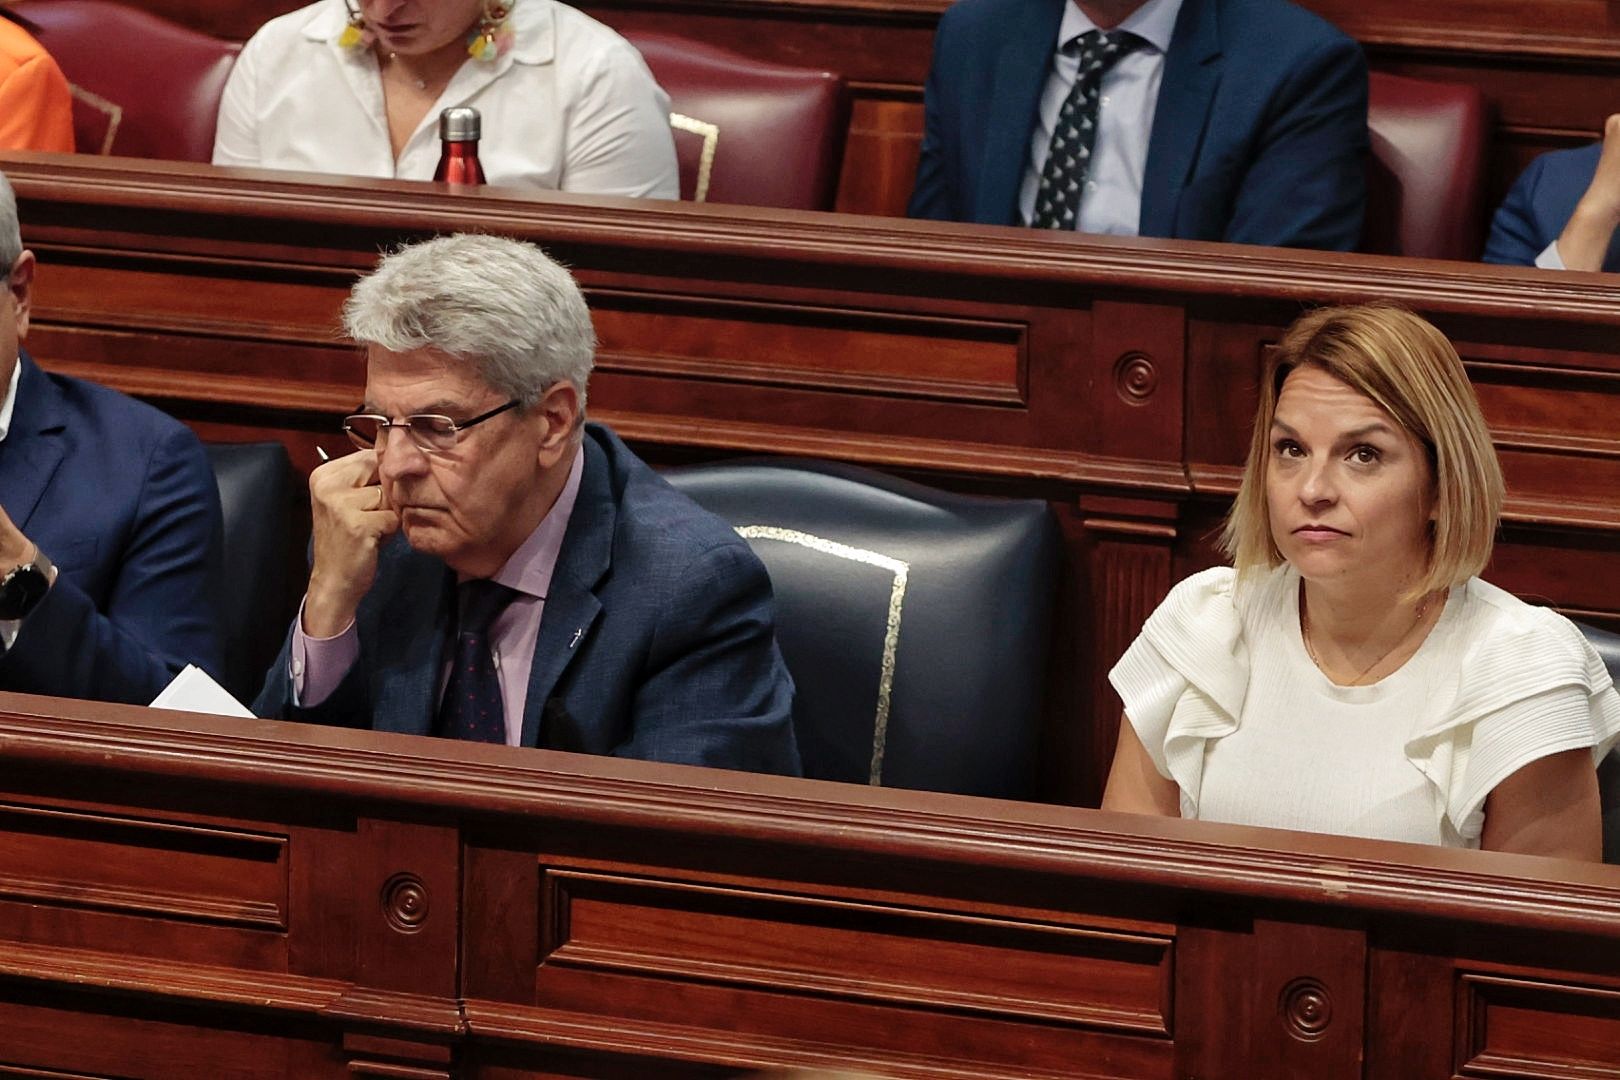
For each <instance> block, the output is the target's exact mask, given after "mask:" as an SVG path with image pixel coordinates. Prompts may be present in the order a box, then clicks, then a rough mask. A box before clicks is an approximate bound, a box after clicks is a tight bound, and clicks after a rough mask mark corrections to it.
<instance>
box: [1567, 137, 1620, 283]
mask: <svg viewBox="0 0 1620 1080" xmlns="http://www.w3.org/2000/svg"><path fill="white" fill-rule="evenodd" d="M1617 226H1620V113H1616V114H1615V115H1613V116H1611V117H1609V118H1608V119H1607V120H1605V121H1604V122H1603V151H1602V153H1600V154H1599V155H1598V164H1597V169H1596V171H1595V172H1593V174H1592V183H1591V184H1590V185H1588V186H1587V189H1586V194H1584V195H1582V196H1581V201H1580V202H1579V203H1577V204H1576V205H1575V212H1574V213H1573V214H1571V215H1570V216H1569V221H1568V223H1566V224H1565V225H1564V231H1563V232H1562V233H1560V234H1559V235H1558V257H1559V258H1560V259H1562V260H1563V263H1564V266H1565V267H1567V268H1568V269H1570V270H1601V269H1603V259H1604V256H1605V255H1607V254H1608V251H1609V240H1610V239H1611V238H1612V237H1613V236H1614V230H1615V228H1616V227H1617Z"/></svg>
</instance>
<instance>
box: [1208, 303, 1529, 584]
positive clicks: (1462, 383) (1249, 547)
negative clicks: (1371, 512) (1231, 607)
mask: <svg viewBox="0 0 1620 1080" xmlns="http://www.w3.org/2000/svg"><path fill="white" fill-rule="evenodd" d="M1301 367H1314V368H1319V369H1321V370H1322V371H1324V372H1326V373H1327V374H1329V375H1331V376H1333V377H1334V378H1335V379H1338V380H1339V381H1340V382H1343V383H1345V384H1347V385H1348V386H1350V387H1351V388H1353V389H1355V390H1357V391H1359V392H1360V393H1362V394H1364V395H1366V396H1367V397H1368V398H1371V399H1372V401H1373V402H1374V403H1376V404H1377V405H1379V406H1380V407H1381V408H1382V409H1383V410H1384V411H1385V412H1386V413H1388V414H1389V415H1390V417H1391V418H1392V419H1393V420H1394V421H1395V422H1396V423H1397V424H1399V425H1400V426H1401V427H1402V428H1404V429H1406V431H1407V432H1408V433H1409V434H1411V435H1412V437H1413V438H1415V439H1417V441H1418V442H1419V443H1421V444H1422V446H1423V447H1424V449H1425V450H1426V451H1427V452H1428V457H1429V465H1430V469H1431V476H1432V478H1433V480H1434V525H1433V529H1432V543H1431V545H1430V550H1429V559H1428V566H1427V567H1425V568H1424V570H1425V571H1426V572H1425V573H1423V574H1422V575H1421V576H1420V577H1419V579H1418V580H1416V581H1414V582H1413V586H1412V589H1411V591H1410V593H1409V594H1408V595H1409V596H1411V597H1417V596H1422V595H1424V594H1425V593H1428V592H1432V591H1434V590H1436V589H1444V588H1448V587H1450V586H1453V585H1460V584H1462V583H1463V582H1464V581H1467V580H1468V579H1469V578H1471V577H1473V576H1474V575H1476V574H1478V573H1479V572H1480V571H1481V570H1483V569H1484V568H1485V564H1486V563H1487V562H1489V561H1490V558H1491V545H1492V544H1493V543H1494V542H1495V540H1496V525H1497V521H1498V519H1499V518H1500V516H1501V513H1502V466H1501V465H1500V463H1498V462H1497V460H1496V451H1495V449H1494V448H1493V447H1492V446H1491V436H1490V432H1489V431H1487V430H1486V428H1485V417H1484V415H1483V414H1482V413H1481V412H1480V410H1479V399H1478V398H1476V397H1475V396H1474V388H1473V387H1472V386H1470V385H1469V383H1468V376H1467V374H1466V373H1465V372H1464V371H1463V366H1462V360H1461V359H1460V358H1459V357H1458V356H1457V350H1456V349H1454V348H1452V346H1451V342H1449V341H1447V340H1446V337H1445V335H1444V334H1442V333H1440V331H1438V330H1436V329H1435V328H1434V327H1433V326H1430V325H1429V324H1428V323H1427V322H1425V321H1423V320H1422V319H1420V318H1418V317H1417V316H1416V315H1414V314H1412V313H1411V312H1410V311H1407V310H1405V309H1404V308H1399V307H1395V306H1393V305H1387V304H1368V305H1363V306H1358V307H1334V308H1321V309H1318V310H1316V311H1312V312H1310V313H1308V314H1306V315H1303V316H1301V317H1300V318H1299V319H1298V320H1296V321H1295V323H1294V325H1293V326H1291V327H1289V328H1288V332H1287V333H1285V334H1284V335H1283V338H1282V340H1281V341H1280V342H1278V343H1277V347H1276V349H1274V350H1273V351H1272V355H1271V358H1270V360H1269V362H1268V364H1267V367H1266V374H1265V378H1263V379H1262V380H1261V382H1260V408H1259V411H1258V412H1256V413H1255V417H1254V436H1253V438H1252V440H1251V441H1250V443H1249V461H1248V464H1247V465H1246V466H1244V469H1243V485H1242V486H1241V487H1240V488H1238V494H1237V500H1236V501H1235V502H1234V503H1233V504H1232V512H1231V514H1230V515H1228V517H1227V519H1226V528H1225V530H1224V531H1223V533H1222V535H1221V547H1222V548H1223V549H1224V550H1225V551H1226V554H1227V556H1228V557H1229V558H1231V560H1232V565H1233V566H1234V567H1236V568H1237V571H1238V576H1239V578H1240V579H1242V578H1244V577H1247V576H1249V575H1250V574H1252V573H1254V572H1256V571H1264V570H1269V569H1271V568H1272V567H1275V566H1278V565H1280V564H1281V563H1282V561H1283V557H1282V553H1281V552H1280V551H1278V550H1277V543H1276V541H1275V539H1274V538H1273V537H1272V535H1271V519H1270V515H1269V513H1268V512H1267V511H1268V508H1267V506H1266V469H1267V467H1268V465H1269V463H1270V461H1271V423H1272V420H1273V418H1274V417H1275V416H1276V414H1277V398H1278V396H1279V395H1280V394H1281V393H1282V386H1283V382H1284V381H1285V380H1286V379H1287V378H1288V375H1289V373H1290V372H1292V371H1293V370H1294V369H1296V368H1301Z"/></svg>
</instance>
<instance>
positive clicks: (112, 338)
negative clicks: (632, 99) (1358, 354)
mask: <svg viewBox="0 0 1620 1080" xmlns="http://www.w3.org/2000/svg"><path fill="white" fill-rule="evenodd" d="M0 167H3V168H5V170H6V171H7V173H8V174H9V175H10V176H11V179H12V182H13V183H14V185H15V186H16V189H17V192H18V195H19V197H20V199H21V203H22V218H23V223H24V224H23V229H24V237H25V239H26V240H27V242H28V243H29V245H30V246H31V247H32V248H33V249H34V250H35V251H36V252H37V253H38V254H39V257H40V263H41V265H40V270H39V274H38V284H37V296H36V300H35V306H34V313H33V328H32V331H31V333H30V336H29V340H28V343H29V347H30V348H31V349H32V350H33V351H34V353H35V355H36V356H38V357H39V358H40V359H41V360H42V361H43V362H45V363H46V364H48V365H49V366H52V367H54V368H56V369H57V370H61V371H65V372H69V373H71V374H77V375H82V376H86V377H89V378H93V379H96V380H99V381H102V382H105V383H108V384H110V385H113V386H116V387H119V388H121V389H124V390H127V391H129V392H131V393H135V394H139V395H142V396H145V397H148V398H151V399H153V400H156V401H157V402H159V403H160V404H162V405H163V406H164V407H166V408H168V409H170V410H171V411H172V412H174V413H175V414H176V415H179V416H181V417H182V418H184V419H186V420H187V421H189V422H190V423H191V424H192V425H193V426H194V427H196V428H197V429H198V430H199V431H200V432H202V433H203V435H204V436H205V437H208V438H220V439H249V438H263V437H274V438H280V439H283V440H285V441H286V442H287V443H288V444H289V446H290V447H291V448H292V450H293V454H294V460H295V461H297V462H299V464H300V465H302V466H303V467H305V468H309V467H312V466H313V464H314V462H315V460H316V458H315V453H314V446H315V444H316V443H317V442H320V443H324V444H325V445H326V446H328V447H329V448H332V449H334V450H336V449H338V448H341V447H344V446H346V444H345V443H344V441H343V439H342V437H341V435H339V434H337V425H338V418H339V417H341V416H342V415H343V414H344V413H345V412H347V411H349V410H350V409H352V408H353V407H354V406H355V404H357V402H358V400H359V397H360V388H361V384H362V381H363V373H362V365H361V362H360V358H359V356H358V354H357V353H356V352H355V351H354V350H353V349H352V348H350V347H348V346H346V345H344V344H343V343H342V341H341V340H340V333H339V330H338V322H337V312H338V310H339V307H340V305H341V303H342V300H343V297H344V296H345V294H346V293H347V290H348V288H349V286H350V284H351V283H352V281H353V280H354V277H355V275H356V274H357V273H359V272H361V271H364V270H365V269H367V268H368V267H370V266H371V265H373V264H374V262H375V259H376V253H377V252H378V251H379V250H380V249H382V248H385V247H387V246H389V245H391V244H394V243H397V242H398V241H399V240H401V239H402V238H406V237H411V236H421V235H424V234H430V233H434V232H448V231H453V230H457V229H483V230H491V231H497V232H502V233H508V234H511V235H514V236H519V237H523V238H527V239H531V240H535V241H538V242H540V243H542V244H544V245H545V246H546V247H547V248H548V249H549V250H550V251H551V252H552V253H553V254H555V255H557V256H559V257H560V258H562V259H563V260H564V261H565V262H566V263H568V264H569V265H570V266H572V267H573V269H574V272H575V274H576V275H577V276H578V278H579V280H580V281H581V283H582V284H583V285H584V287H585V289H586V291H587V293H588V295H589V298H590V302H591V306H592V309H593V312H594V315H595V319H596V326H597V331H598V334H599V335H600V338H601V342H602V347H601V350H600V355H599V367H598V369H597V372H596V375H595V376H594V378H593V380H592V384H591V408H592V412H593V414H594V415H596V416H597V417H599V418H601V419H605V420H607V421H609V422H610V423H612V424H614V425H615V426H616V427H617V428H618V429H619V430H620V431H621V432H622V433H624V434H625V435H626V436H627V437H628V438H630V439H632V440H633V441H634V442H635V443H636V444H637V446H638V448H639V449H641V450H642V451H643V452H644V453H645V454H646V455H647V456H648V457H650V458H652V459H653V460H656V461H665V462H668V461H677V460H690V459H692V458H693V457H702V456H718V455H728V454H739V453H772V454H790V455H811V456H819V457H827V458H835V459H839V460H843V461H851V462H857V463H862V464H867V465H873V466H876V467H879V468H883V469H886V470H890V471H897V472H904V473H910V474H913V475H916V476H918V477H920V478H923V479H925V480H928V481H931V482H934V483H938V484H943V485H946V486H951V487H956V488H960V489H966V490H973V491H982V492H989V493H997V494H1011V495H1034V496H1038V497H1040V498H1044V499H1047V500H1049V501H1050V503H1051V504H1052V506H1053V509H1054V512H1055V513H1056V514H1057V515H1058V518H1059V521H1060V523H1061V525H1062V527H1063V530H1064V534H1065V538H1066V546H1067V552H1068V559H1067V571H1066V580H1065V582H1064V583H1063V592H1062V597H1061V601H1060V605H1059V606H1060V612H1059V616H1060V634H1059V641H1058V648H1057V656H1056V659H1055V661H1054V665H1053V675H1052V680H1051V688H1052V692H1051V694H1050V702H1051V711H1052V722H1051V724H1050V729H1051V730H1050V738H1049V752H1048V753H1047V754H1046V755H1045V761H1046V762H1047V763H1048V767H1049V769H1050V770H1051V773H1050V775H1049V776H1048V777H1047V783H1046V793H1047V796H1048V797H1050V798H1053V799H1058V800H1075V801H1092V800H1095V798H1096V797H1097V795H1098V793H1099V792H1100V790H1101V777H1102V773H1103V770H1104V769H1105V768H1106V763H1107V761H1108V760H1109V755H1110V753H1111V749H1112V746H1113V737H1114V730H1115V727H1114V724H1115V721H1116V719H1117V710H1118V704H1117V702H1116V700H1115V698H1114V697H1113V693H1112V690H1111V689H1109V688H1108V687H1107V685H1106V682H1105V673H1106V671H1107V669H1108V667H1110V666H1111V665H1112V663H1113V661H1114V659H1115V658H1117V657H1118V656H1119V654H1120V653H1121V652H1123V650H1124V648H1125V646H1126V645H1127V644H1128V643H1129V641H1130V640H1131V638H1132V637H1133V636H1134V635H1135V634H1136V632H1137V630H1138V628H1139V627H1140V625H1141V622H1142V620H1143V618H1145V616H1146V615H1147V613H1148V612H1149V611H1150V610H1151V609H1152V607H1153V606H1154V605H1155V604H1156V603H1157V602H1158V600H1159V599H1160V598H1162V597H1163V595H1164V594H1165V592H1166V591H1167V590H1168V588H1169V586H1170V584H1171V583H1172V582H1173V581H1174V580H1176V579H1178V578H1180V577H1181V576H1183V575H1184V574H1186V573H1189V572H1191V571H1193V570H1196V569H1199V568H1201V567H1203V566H1206V565H1209V564H1210V563H1212V562H1213V561H1215V555H1214V552H1213V550H1212V547H1211V542H1212V537H1213V535H1214V532H1215V530H1216V528H1217V526H1218V523H1219V520H1220V517H1221V514H1222V513H1223V512H1224V509H1225V506H1226V502H1227V500H1228V499H1229V498H1230V495H1231V493H1232V492H1233V491H1235V490H1236V485H1237V481H1238V477H1239V470H1240V466H1241V462H1242V460H1243V454H1244V451H1245V448H1246V446H1247V440H1248V432H1249V427H1250V420H1251V416H1252V413H1253V409H1254V401H1255V384H1256V379H1257V377H1258V373H1259V371H1260V367H1261V363H1262V358H1263V353H1264V350H1265V348H1266V346H1267V344H1268V343H1269V342H1272V341H1275V340H1276V338H1277V335H1278V334H1279V333H1280V332H1281V330H1282V328H1283V327H1285V326H1287V325H1288V323H1289V322H1290V321H1291V320H1292V319H1293V318H1294V317H1295V316H1297V315H1298V313H1299V312H1300V311H1301V310H1302V309H1303V308H1304V307H1306V306H1307V305H1309V304H1311V303H1317V302H1336V301H1360V300H1368V299H1374V298H1382V299H1391V300H1395V301H1399V302H1402V303H1405V304H1409V305H1411V306H1413V307H1414V308H1416V309H1417V310H1419V311H1421V312H1423V313H1424V314H1426V315H1428V316H1429V317H1431V318H1433V319H1434V320H1435V321H1436V322H1437V323H1438V324H1439V325H1440V327H1441V328H1442V329H1443V330H1445V331H1446V332H1447V333H1448V334H1450V335H1451V337H1452V339H1453V340H1454V341H1455V342H1457V345H1458V348H1459V349H1460V351H1461V352H1462V355H1463V357H1464V359H1465V361H1466V362H1467V364H1468V370H1469V374H1470V376H1471V378H1472V379H1473V381H1474V385H1475V386H1476V388H1477V389H1478V391H1479V393H1480V396H1481V398H1482V400H1483V402H1484V406H1485V411H1486V414H1487V417H1488V418H1489V420H1490V422H1491V425H1492V429H1493V433H1494V435H1495V438H1496V444H1497V448H1498V450H1499V452H1500V454H1501V456H1502V460H1503V464H1504V466H1505V468H1506V471H1507V476H1508V482H1509V488H1510V498H1509V502H1508V508H1507V522H1506V526H1505V528H1504V531H1503V535H1502V541H1501V543H1500V545H1499V547H1498V554H1497V558H1496V561H1495V563H1494V565H1493V567H1492V571H1491V576H1492V578H1493V580H1495V581H1496V582H1498V583H1499V584H1501V585H1503V586H1504V587H1506V588H1509V589H1511V590H1513V591H1515V592H1518V593H1520V594H1521V595H1525V596H1527V597H1530V598H1533V599H1539V600H1544V601H1546V602H1550V603H1552V604H1555V605H1557V606H1559V607H1560V608H1562V609H1564V610H1565V611H1567V612H1569V613H1571V614H1573V615H1578V616H1580V617H1582V618H1586V619H1589V620H1591V621H1593V622H1597V623H1600V624H1606V625H1609V626H1620V574H1616V573H1615V566H1616V550H1617V548H1620V423H1617V422H1616V421H1617V417H1620V355H1617V353H1616V349H1615V343H1616V342H1617V341H1620V303H1617V299H1620V293H1616V291H1615V290H1614V288H1613V287H1612V285H1610V284H1609V280H1610V279H1608V278H1606V277H1602V276H1598V275H1580V274H1564V275H1553V274H1543V273H1540V272H1537V271H1531V270H1509V269H1500V268H1490V267H1480V266H1469V265H1463V264H1451V263H1425V262H1420V261H1415V260H1402V259H1387V258H1375V257H1371V256H1333V255H1321V254H1315V253H1306V252H1290V251H1279V250H1270V249H1262V248H1247V247H1228V246H1225V245H1216V244H1196V243H1173V242H1163V241H1145V240H1110V239H1101V238H1087V237H1080V236H1042V235H1037V234H1035V233H1033V232H1030V231H1028V230H1016V229H999V228H986V227H974V228H968V227H947V226H939V225H934V224H931V223H923V222H910V221H900V220H890V219H881V218H865V217H858V216H853V215H834V214H808V213H791V212H784V211H767V210H749V209H741V208H723V207H703V206H697V207H694V206H690V205H681V204H673V203H657V202H636V201H628V200H615V199H606V198H598V199H578V198H576V199H565V198H563V197H561V196H543V195H542V196H517V195H510V194H503V193H500V192H494V191H491V192H489V193H488V194H487V195H483V196H467V195H461V194H455V193H447V192H445V191H443V190H436V189H434V188H433V187H431V186H429V185H411V184H371V183H365V182H360V181H349V180H337V179H330V178H324V179H310V180H308V181H303V180H300V179H298V178H294V177H289V176H288V175H287V174H260V175H262V176H276V177H277V178H276V179H275V180H273V181H266V182H257V183H256V182H252V181H250V180H245V179H242V178H240V175H241V174H237V175H232V174H230V173H226V172H222V171H215V170H211V169H208V168H206V167H200V166H181V165H169V164H162V163H140V162H117V161H110V162H109V161H103V160H99V159H81V158H60V157H52V156H50V155H32V156H17V157H11V158H5V159H0Z"/></svg>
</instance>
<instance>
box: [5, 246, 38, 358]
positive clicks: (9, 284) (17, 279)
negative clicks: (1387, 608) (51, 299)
mask: <svg viewBox="0 0 1620 1080" xmlns="http://www.w3.org/2000/svg"><path fill="white" fill-rule="evenodd" d="M6 290H7V291H8V292H9V293H10V294H11V300H12V302H13V303H14V304H16V305H17V340H19V341H21V340H23V339H24V338H26V337H27V336H28V311H29V308H30V307H31V306H32V305H33V302H34V253H33V252H32V251H24V252H23V253H22V254H21V255H19V256H17V261H16V262H14V263H12V264H11V273H10V274H9V275H8V276H7V278H6Z"/></svg>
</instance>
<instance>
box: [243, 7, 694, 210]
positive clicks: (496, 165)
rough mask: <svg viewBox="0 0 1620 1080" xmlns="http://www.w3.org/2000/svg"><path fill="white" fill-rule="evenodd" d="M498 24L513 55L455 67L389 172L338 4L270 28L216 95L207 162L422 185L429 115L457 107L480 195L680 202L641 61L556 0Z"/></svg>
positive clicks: (378, 83)
mask: <svg viewBox="0 0 1620 1080" xmlns="http://www.w3.org/2000/svg"><path fill="white" fill-rule="evenodd" d="M511 20H512V30H513V43H512V47H511V48H510V49H509V50H508V51H507V52H506V53H505V54H504V55H502V56H500V57H498V58H496V59H495V60H492V61H487V62H486V61H478V60H470V59H469V60H468V61H467V62H465V63H464V64H462V66H461V68H460V70H458V71H457V72H456V74H455V75H454V76H453V77H452V78H451V80H450V82H449V84H448V85H447V86H446V87H445V88H444V92H443V93H442V94H441V95H440V96H439V100H438V101H437V102H435V103H434V105H433V106H432V107H431V108H430V109H428V112H427V115H426V116H425V117H423V119H422V122H421V123H420V124H419V125H417V128H416V130H415V131H414V132H412V133H411V137H410V139H409V140H408V141H407V142H406V144H405V147H404V149H403V151H402V152H401V153H400V156H399V160H398V161H397V162H396V161H395V159H394V153H393V146H392V143H391V142H390V140H389V136H388V122H387V115H386V112H385V109H384V101H383V89H382V76H381V73H380V71H379V69H378V67H377V59H376V56H375V54H374V53H373V52H372V51H371V50H370V49H345V48H342V47H341V46H339V45H338V43H337V41H338V35H339V34H341V33H342V32H343V28H344V26H345V25H346V24H347V21H348V17H347V15H346V13H345V11H344V7H343V0H319V2H318V3H314V4H311V5H310V6H308V7H305V8H300V9H299V10H297V11H294V12H291V13H289V14H286V15H282V16H280V17H279V18H276V19H272V20H270V21H269V22H268V23H266V24H265V25H264V26H263V27H261V28H260V30H259V32H258V33H256V34H254V35H253V37H252V39H251V40H249V41H248V43H247V44H246V45H245V46H243V48H242V54H241V56H240V57H239V58H238V59H237V61H236V66H235V67H234V68H233V69H232V70H231V77H230V80H229V81H228V82H227V83H226V85H225V94H224V97H223V99H222V100H221V102H220V109H219V124H218V127H217V129H216V131H215V135H214V164H216V165H250V166H258V167H261V168H271V169H298V170H301V171H305V172H322V173H342V174H345V175H351V176H374V177H381V178H385V179H404V180H431V179H432V178H433V172H434V170H435V169H436V168H437V167H438V163H439V150H440V145H439V131H438V123H439V113H440V111H441V110H443V109H446V108H449V107H451V106H459V105H470V106H472V107H473V108H475V109H477V110H478V111H479V113H480V114H481V115H482V128H483V137H482V139H481V141H480V143H479V148H478V157H479V162H480V163H481V164H482V165H483V167H484V174H485V176H486V177H487V178H488V180H489V182H490V183H491V184H520V185H533V186H535V187H541V188H546V189H549V190H557V191H574V192H585V193H591V194H598V195H631V196H649V197H652V198H659V199H675V198H679V197H680V182H679V175H678V173H677V171H676V164H675V142H674V138H673V136H672V135H671V134H670V128H669V96H668V95H667V94H665V93H664V91H663V90H662V89H661V88H660V87H659V86H658V83H657V82H656V81H654V79H653V77H652V73H651V72H650V71H648V70H647V65H646V63H645V62H644V61H643V60H642V58H641V54H640V53H639V52H637V51H636V50H635V48H634V47H633V46H632V45H631V44H630V43H629V42H627V41H625V40H624V39H623V38H622V37H620V36H619V35H618V34H616V33H615V32H614V31H612V30H610V29H609V28H607V27H606V26H603V25H602V24H601V23H599V22H597V21H596V20H594V19H592V18H591V17H590V16H588V15H586V14H584V13H583V12H580V11H576V10H574V9H573V8H571V7H568V6H566V5H564V4H559V3H557V2H556V0H516V2H515V3H514V4H513V5H512V14H511Z"/></svg>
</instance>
